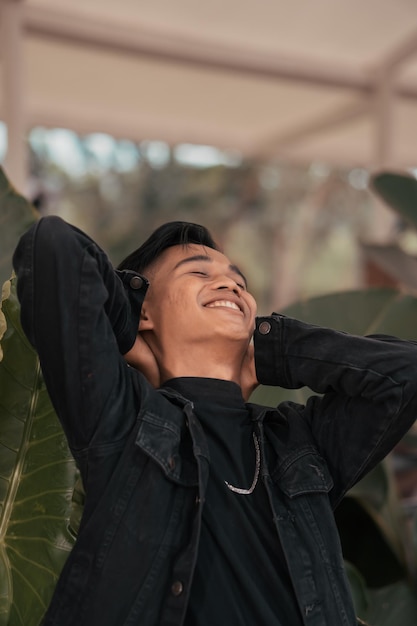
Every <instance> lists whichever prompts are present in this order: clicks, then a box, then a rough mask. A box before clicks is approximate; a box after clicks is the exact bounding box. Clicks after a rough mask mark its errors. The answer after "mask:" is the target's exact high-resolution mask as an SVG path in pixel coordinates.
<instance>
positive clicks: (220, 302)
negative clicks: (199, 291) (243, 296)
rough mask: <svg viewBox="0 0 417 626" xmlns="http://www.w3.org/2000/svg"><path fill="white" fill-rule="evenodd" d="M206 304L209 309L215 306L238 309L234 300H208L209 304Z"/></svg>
mask: <svg viewBox="0 0 417 626" xmlns="http://www.w3.org/2000/svg"><path fill="white" fill-rule="evenodd" d="M206 306H207V307H208V308H210V309H212V308H215V307H217V306H224V307H226V308H228V309H235V310H236V311H240V309H239V307H238V306H237V304H235V303H234V302H230V300H216V301H215V302H209V304H207V305H206Z"/></svg>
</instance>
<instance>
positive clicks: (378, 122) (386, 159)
mask: <svg viewBox="0 0 417 626" xmlns="http://www.w3.org/2000/svg"><path fill="white" fill-rule="evenodd" d="M394 77H395V69H394V68H388V69H382V68H381V70H380V72H379V76H378V82H377V88H376V92H375V108H374V111H375V114H374V120H375V144H374V150H375V152H374V158H373V161H374V164H375V167H374V169H375V171H376V172H381V171H382V170H387V169H389V168H390V167H391V166H392V164H393V162H394V160H393V159H394V144H395V122H394V116H395V98H396V92H395V82H394ZM374 217H375V219H374V221H373V232H372V241H373V242H374V243H380V244H385V243H389V242H391V241H392V240H393V239H394V238H395V234H396V233H395V230H396V223H397V216H396V214H395V213H394V212H393V211H392V210H391V209H389V208H388V207H387V206H386V205H385V204H384V203H383V202H381V201H380V200H378V198H375V199H374Z"/></svg>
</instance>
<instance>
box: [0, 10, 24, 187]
mask: <svg viewBox="0 0 417 626" xmlns="http://www.w3.org/2000/svg"><path fill="white" fill-rule="evenodd" d="M0 10H1V13H0V18H1V64H2V68H3V85H2V87H3V88H2V91H3V97H2V101H3V106H2V111H3V116H2V117H3V121H4V122H5V123H6V126H7V142H8V143H7V153H6V158H5V170H6V172H7V175H8V177H9V178H10V180H11V182H12V183H13V185H14V186H15V187H16V189H17V190H18V191H20V192H22V193H25V191H26V185H27V179H28V154H27V145H26V132H27V128H26V115H25V93H24V91H25V88H24V87H25V85H24V83H25V80H24V58H23V57H24V52H23V44H24V32H23V2H22V0H3V1H2V2H1V3H0Z"/></svg>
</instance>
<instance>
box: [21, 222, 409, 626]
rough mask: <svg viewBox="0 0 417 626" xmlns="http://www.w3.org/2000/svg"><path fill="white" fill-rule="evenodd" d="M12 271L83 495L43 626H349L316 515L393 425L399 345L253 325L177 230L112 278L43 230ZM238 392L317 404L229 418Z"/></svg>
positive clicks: (401, 376)
mask: <svg viewBox="0 0 417 626" xmlns="http://www.w3.org/2000/svg"><path fill="white" fill-rule="evenodd" d="M14 266H15V269H16V272H17V275H18V294H19V298H20V301H21V306H22V324H23V327H24V329H25V332H26V333H27V335H28V337H29V339H30V341H31V342H32V344H33V345H34V347H35V348H36V350H37V351H38V353H39V356H40V359H41V364H42V369H43V374H44V377H45V381H46V384H47V386H48V390H49V393H50V395H51V398H52V401H53V403H54V406H55V408H56V411H57V413H58V415H59V417H60V420H61V421H62V424H63V427H64V429H65V432H66V434H67V437H68V441H69V444H70V446H71V450H72V452H73V454H74V457H75V459H76V461H77V463H78V466H79V468H80V471H81V474H82V477H83V481H84V485H85V489H86V503H85V509H84V515H83V519H82V522H81V527H80V530H79V535H78V539H77V542H76V545H75V547H74V549H73V551H72V553H71V554H70V556H69V558H68V560H67V563H66V565H65V567H64V570H63V572H62V574H61V577H60V579H59V581H58V584H57V588H56V591H55V594H54V597H53V599H52V603H51V606H50V608H49V610H48V612H47V615H46V617H45V621H44V624H45V625H46V626H74V625H75V624H76V625H77V626H133V625H135V626H139V625H140V626H157V625H158V626H180V625H182V624H185V625H186V626H220V625H223V624H225V625H226V624H227V625H230V626H254V625H257V626H258V625H262V626H298V625H300V626H301V625H304V626H335V625H336V624H337V625H342V624H343V625H345V626H353V625H354V624H356V619H355V613H354V609H353V605H352V601H351V597H350V592H349V585H348V582H347V580H346V576H345V572H344V567H343V558H342V554H341V549H340V545H339V539H338V533H337V529H336V526H335V522H334V518H333V513H332V509H333V508H334V507H335V506H337V504H338V503H339V502H340V500H341V499H342V497H343V496H344V494H345V493H346V491H347V490H348V489H350V487H352V485H354V484H355V483H356V482H357V481H358V480H359V479H360V478H361V477H362V476H363V475H364V474H365V473H366V472H367V471H369V470H370V469H371V468H372V467H374V466H375V465H376V464H377V463H378V462H379V461H380V460H381V459H382V458H383V457H384V456H385V455H386V454H387V453H388V452H389V451H390V450H391V449H392V447H393V446H394V445H395V444H396V442H398V441H399V439H400V438H401V437H402V436H403V435H404V434H405V432H406V431H407V430H408V429H409V427H410V426H411V425H412V423H413V421H414V419H415V417H416V409H417V385H416V381H417V346H416V345H415V344H413V343H410V342H406V341H400V340H398V339H395V338H390V337H368V338H365V337H356V336H351V335H348V334H345V333H342V332H337V331H334V330H329V329H325V328H320V327H317V326H312V325H309V324H306V323H303V322H300V321H297V320H294V319H290V318H286V317H284V316H281V315H279V314H273V315H272V316H271V317H261V318H256V317H255V316H256V305H255V301H254V299H253V297H252V296H251V295H250V293H249V292H248V290H247V287H246V281H245V279H244V277H243V276H242V274H241V272H240V270H239V269H238V268H237V267H236V266H234V265H233V264H231V263H230V261H229V259H228V258H227V257H226V256H224V255H223V254H222V253H221V252H220V251H219V250H218V249H217V247H216V245H215V243H214V242H213V240H212V238H211V236H210V235H209V233H208V232H207V231H206V230H205V229H204V228H202V227H201V226H197V225H193V224H186V223H180V222H174V223H171V224H167V225H165V226H163V227H161V229H158V230H157V231H156V232H155V233H154V234H153V235H152V236H151V237H150V239H149V240H148V241H147V242H146V243H145V244H144V245H143V246H142V247H141V248H139V250H137V251H136V252H134V253H133V254H132V255H130V257H128V258H127V259H126V260H125V262H124V263H123V264H122V266H121V268H122V269H121V270H120V271H118V272H116V271H114V269H113V268H112V266H111V264H110V263H109V261H108V259H107V257H106V255H105V254H104V252H103V251H102V250H101V249H100V248H99V247H98V246H97V245H96V244H95V243H94V242H93V241H92V240H91V239H89V238H88V237H87V236H86V235H85V234H84V233H82V232H81V231H79V230H77V229H75V228H73V227H71V226H69V225H68V224H66V223H65V222H63V221H62V220H61V219H59V218H57V217H49V218H44V219H42V220H40V221H39V222H38V223H37V224H36V225H35V226H34V227H32V228H31V229H30V231H29V232H28V233H27V234H26V235H24V236H23V238H22V239H21V241H20V243H19V246H18V248H17V250H16V253H15V256H14ZM145 296H146V297H145ZM138 329H139V332H138ZM252 340H253V341H252ZM129 364H130V365H129ZM258 383H262V384H266V385H280V386H282V387H285V388H298V387H301V386H303V385H307V386H308V387H310V388H311V389H312V390H314V391H315V392H317V393H318V394H321V395H315V396H313V397H311V398H310V399H309V401H308V403H307V405H306V406H301V405H297V404H294V403H291V402H286V403H283V404H281V405H280V406H279V407H278V408H271V409H269V408H265V407H260V406H256V405H251V404H246V403H245V400H246V399H247V398H248V396H249V394H250V392H251V391H252V390H253V389H254V388H255V387H256V385H257V384H258Z"/></svg>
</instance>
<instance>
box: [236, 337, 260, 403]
mask: <svg viewBox="0 0 417 626" xmlns="http://www.w3.org/2000/svg"><path fill="white" fill-rule="evenodd" d="M258 385H259V383H258V379H257V378H256V369H255V348H254V346H253V340H252V341H251V342H250V344H249V345H248V349H247V350H246V354H245V356H244V358H243V361H242V369H241V373H240V386H241V389H242V395H243V398H244V400H248V399H249V396H250V395H251V393H252V392H253V391H255V389H256V387H258Z"/></svg>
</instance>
